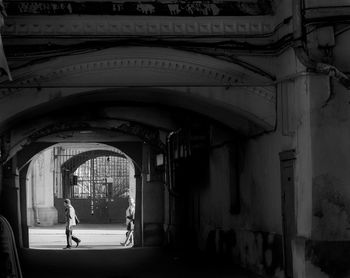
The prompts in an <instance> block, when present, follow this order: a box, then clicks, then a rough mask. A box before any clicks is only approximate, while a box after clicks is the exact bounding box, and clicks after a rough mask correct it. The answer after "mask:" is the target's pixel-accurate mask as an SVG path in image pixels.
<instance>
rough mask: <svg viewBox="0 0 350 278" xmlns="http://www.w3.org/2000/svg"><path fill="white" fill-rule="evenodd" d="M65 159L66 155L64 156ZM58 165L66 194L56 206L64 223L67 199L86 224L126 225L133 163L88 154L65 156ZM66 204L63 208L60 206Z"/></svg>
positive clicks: (117, 156) (115, 156)
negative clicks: (65, 199)
mask: <svg viewBox="0 0 350 278" xmlns="http://www.w3.org/2000/svg"><path fill="white" fill-rule="evenodd" d="M61 155H62V154H61ZM63 156H64V157H65V159H64V162H63V163H58V165H60V169H59V171H57V172H60V174H61V176H62V177H61V184H58V185H57V186H58V187H59V186H61V187H62V189H61V190H60V189H58V190H56V192H59V191H61V192H62V194H61V196H59V194H56V196H55V206H56V208H57V209H58V211H59V222H63V221H64V216H62V215H61V212H60V211H61V210H62V211H64V209H63V207H62V208H61V206H63V199H64V198H70V199H71V201H72V205H73V206H74V207H75V210H76V212H77V213H78V215H79V218H80V220H81V221H82V222H85V223H123V222H125V210H126V208H127V206H128V197H129V185H130V167H131V165H130V162H129V161H128V160H127V159H126V157H124V156H123V155H121V154H118V153H113V152H110V151H108V152H106V151H96V150H94V151H87V152H81V153H78V154H77V153H71V154H70V155H69V154H68V155H67V154H66V153H65V154H63ZM60 203H62V205H61V204H60Z"/></svg>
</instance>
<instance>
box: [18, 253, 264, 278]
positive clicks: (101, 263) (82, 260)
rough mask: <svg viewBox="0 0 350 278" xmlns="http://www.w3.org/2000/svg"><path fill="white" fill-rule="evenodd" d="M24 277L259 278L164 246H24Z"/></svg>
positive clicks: (198, 255) (218, 262)
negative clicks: (65, 248) (100, 247)
mask: <svg viewBox="0 0 350 278" xmlns="http://www.w3.org/2000/svg"><path fill="white" fill-rule="evenodd" d="M21 262H22V269H23V274H24V278H28V277H35V278H40V277H45V278H46V277H50V278H51V277H52V278H56V277H64V278H66V277H67V278H70V277H89V278H90V277H91V278H141V277H143V278H144V277H146V278H158V277H159V278H160V277H169V278H175V277H176V278H177V277H181V278H186V277H189V278H190V277H191V278H194V277H201V278H206V277H213V278H216V277H217V278H228V277H230V278H257V277H258V276H255V275H252V274H249V273H247V272H245V271H244V270H242V269H240V268H238V267H235V266H233V265H232V264H229V263H225V262H221V261H214V260H210V259H208V258H206V257H204V256H202V255H200V254H191V255H190V256H188V255H174V253H171V252H169V251H166V250H164V249H162V248H129V249H119V250H82V249H75V250H74V251H73V250H37V249H22V250H21Z"/></svg>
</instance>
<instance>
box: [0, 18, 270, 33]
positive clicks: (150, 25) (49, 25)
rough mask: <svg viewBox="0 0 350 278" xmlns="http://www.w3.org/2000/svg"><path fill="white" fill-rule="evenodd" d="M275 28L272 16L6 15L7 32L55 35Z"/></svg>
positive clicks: (261, 30) (219, 31)
mask: <svg viewBox="0 0 350 278" xmlns="http://www.w3.org/2000/svg"><path fill="white" fill-rule="evenodd" d="M273 30H274V21H273V17H271V16H261V17H232V18H229V17H201V18H195V17H194V18H185V17H139V16H127V17H115V16H80V17H79V16H30V17H23V16H22V17H13V16H9V17H7V18H6V21H5V27H4V30H3V33H2V34H3V35H4V36H5V37H6V36H30V37H43V36H55V37H65V36H74V38H77V37H79V36H83V37H86V36H93V37H94V38H96V37H108V36H111V37H117V36H191V37H193V36H235V35H237V36H252V35H263V34H269V33H271V32H272V31H273Z"/></svg>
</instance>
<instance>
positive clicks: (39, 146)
mask: <svg viewBox="0 0 350 278" xmlns="http://www.w3.org/2000/svg"><path fill="white" fill-rule="evenodd" d="M84 144H86V143H84ZM58 145H60V143H58V144H57V143H54V142H32V143H30V144H28V145H26V146H24V147H23V148H22V149H20V150H18V151H17V152H15V153H14V155H15V157H11V158H12V159H15V161H16V166H17V168H18V170H19V189H20V200H21V201H20V211H21V217H22V221H26V220H24V219H27V201H26V194H27V193H26V183H27V173H28V169H29V165H30V162H31V161H32V160H33V159H34V158H35V157H36V156H37V155H38V154H39V153H41V152H42V151H44V150H46V149H49V148H51V147H53V146H58ZM61 145H62V143H61ZM63 145H64V143H63ZM101 145H104V146H108V147H109V148H111V149H112V148H117V149H119V150H120V151H121V152H122V155H123V156H125V157H126V158H128V160H130V161H132V164H133V165H134V170H135V181H136V188H140V187H141V183H142V176H141V169H142V147H141V146H137V145H135V142H130V143H123V142H105V143H103V144H101ZM138 145H140V144H138ZM8 163H11V161H10V162H8ZM137 190H138V191H139V190H140V189H136V191H137ZM136 194H138V193H137V192H136ZM137 200H138V197H137V196H136V201H137ZM138 206H139V204H136V207H138ZM140 221H141V220H140V219H139V218H138V219H136V227H137V228H136V229H135V236H136V238H138V240H140V239H139V238H140V237H141V235H140V234H141V233H142V231H141V229H140ZM19 232H20V234H21V236H20V237H21V240H22V243H23V246H25V247H29V241H28V239H29V235H28V228H27V226H26V225H20V231H19ZM138 244H140V243H139V242H138Z"/></svg>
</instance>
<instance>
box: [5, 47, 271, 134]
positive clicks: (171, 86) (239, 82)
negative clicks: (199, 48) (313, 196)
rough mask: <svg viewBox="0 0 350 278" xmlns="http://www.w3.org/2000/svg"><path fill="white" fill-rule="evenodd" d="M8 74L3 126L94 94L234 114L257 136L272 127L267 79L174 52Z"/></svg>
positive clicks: (111, 55)
mask: <svg viewBox="0 0 350 278" xmlns="http://www.w3.org/2000/svg"><path fill="white" fill-rule="evenodd" d="M12 76H13V78H14V81H13V82H11V83H6V82H5V83H2V84H3V86H5V87H6V86H7V85H8V86H10V87H13V88H12V89H2V90H1V94H0V119H1V122H0V127H1V126H2V125H4V124H5V123H6V122H8V121H9V120H11V118H13V117H16V116H17V115H19V114H21V113H24V112H25V111H29V110H30V109H35V107H38V106H40V105H45V104H52V103H54V102H56V101H61V100H64V99H66V98H69V97H70V98H72V97H78V98H83V97H85V98H88V97H95V98H96V99H97V100H98V99H99V96H100V97H101V98H105V100H106V101H108V99H113V100H114V101H121V100H122V101H135V100H137V101H139V102H147V103H157V104H160V105H162V104H165V105H170V106H174V107H180V108H185V109H188V110H192V111H195V112H198V113H201V114H204V115H206V116H209V117H211V118H214V119H216V120H218V121H226V122H228V123H229V122H230V118H229V116H232V115H233V114H235V115H236V116H238V117H239V118H241V119H245V120H246V121H248V122H251V123H252V124H253V125H257V126H260V128H261V129H262V130H271V129H273V127H274V125H275V117H276V115H275V103H276V96H275V93H276V92H275V87H274V86H270V85H266V84H268V82H269V81H270V80H269V79H268V78H266V77H262V76H261V75H258V74H256V73H254V72H251V71H249V70H247V69H245V68H243V67H241V66H238V65H235V64H233V63H229V62H225V61H221V60H218V59H215V58H212V57H209V56H205V55H200V54H194V53H189V52H184V51H179V50H173V49H165V48H145V47H129V48H126V47H124V48H112V49H107V50H103V51H96V52H93V53H88V54H81V55H72V56H64V57H60V58H56V59H54V60H50V61H48V62H44V63H41V64H36V65H33V66H28V67H26V68H22V69H19V70H17V71H14V72H13V73H12ZM16 87H18V88H16ZM232 121H234V119H233V120H232ZM240 125H241V126H242V127H241V128H242V129H243V130H244V129H247V127H246V126H244V125H245V124H242V123H241V124H240ZM232 126H235V124H234V123H232ZM248 129H249V128H248Z"/></svg>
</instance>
